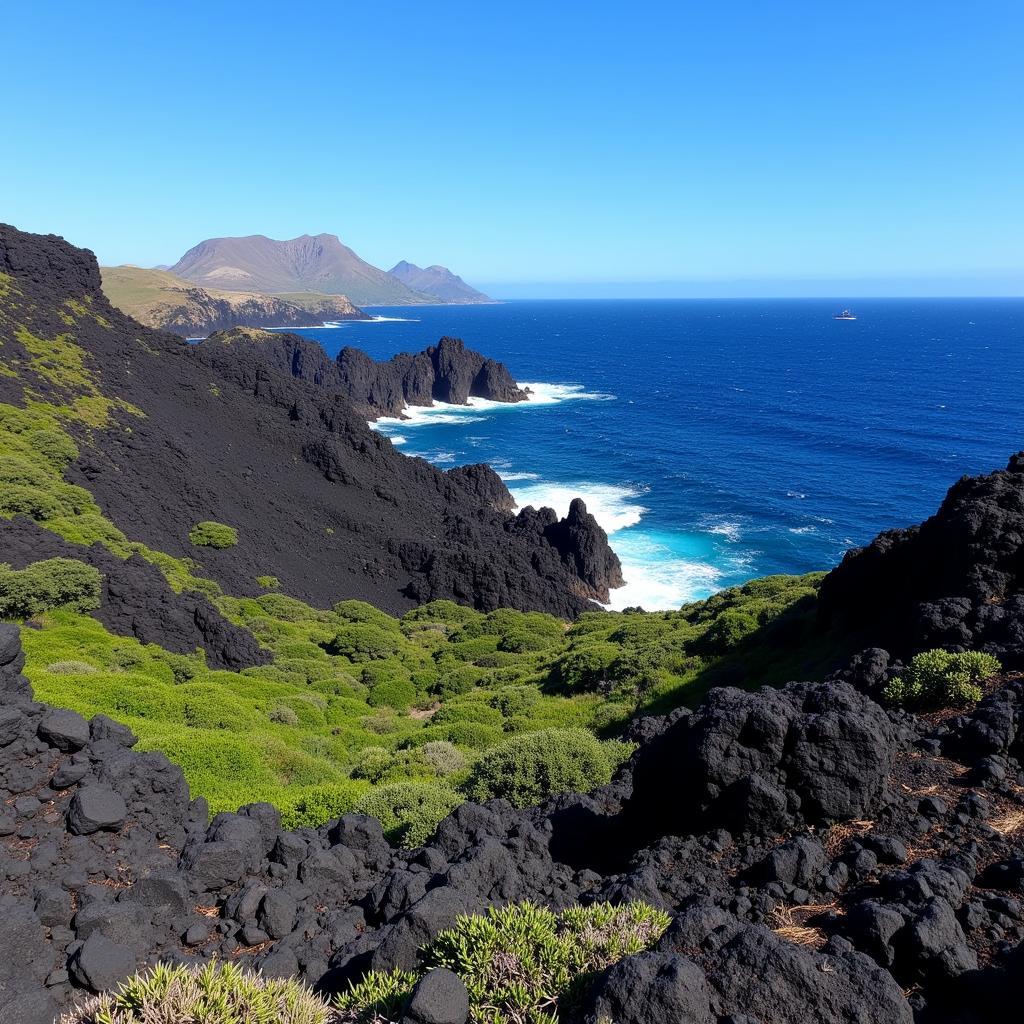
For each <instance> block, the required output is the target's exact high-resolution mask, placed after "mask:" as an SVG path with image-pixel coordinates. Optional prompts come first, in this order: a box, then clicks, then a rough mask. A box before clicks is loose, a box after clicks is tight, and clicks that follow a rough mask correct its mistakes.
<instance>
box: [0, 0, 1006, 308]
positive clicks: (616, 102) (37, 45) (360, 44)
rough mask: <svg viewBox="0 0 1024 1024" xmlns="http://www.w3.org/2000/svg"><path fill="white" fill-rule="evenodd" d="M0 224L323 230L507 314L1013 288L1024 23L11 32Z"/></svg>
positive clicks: (92, 12) (210, 24) (184, 12)
mask: <svg viewBox="0 0 1024 1024" xmlns="http://www.w3.org/2000/svg"><path fill="white" fill-rule="evenodd" d="M3 35H4V38H5V41H6V45H5V55H4V92H5V100H4V105H3V106H4V116H3V128H2V138H3V158H2V159H0V219H3V220H8V221H10V222H12V223H14V224H16V225H18V226H19V227H22V228H25V229H28V230H34V231H53V232H57V233H59V234H63V235H65V236H66V237H67V238H69V239H70V240H71V241H73V242H76V243H78V244H81V245H87V246H89V247H90V248H93V249H94V250H95V251H96V252H97V254H98V255H99V257H100V259H101V261H102V262H106V263H119V262H132V263H139V264H143V265H151V264H155V263H164V262H173V261H174V260H175V259H177V258H178V256H180V255H181V253H182V252H184V251H185V250H186V249H187V248H189V247H190V246H191V245H193V244H195V243H196V242H198V241H200V240H201V239H203V238H207V237H210V236H215V235H236V234H238V235H241V234H252V233H262V234H267V235H270V236H271V237H275V238H288V237H292V236H294V235H297V234H301V233H303V232H305V231H309V232H314V233H315V232H318V231H330V232H334V233H336V234H338V235H339V236H340V237H341V238H342V240H343V241H345V242H347V243H348V244H350V245H352V246H353V248H355V249H356V251H357V252H359V253H360V255H362V256H363V257H364V258H366V259H368V260H370V261H371V262H372V263H375V264H377V265H379V266H384V267H385V268H386V267H389V266H391V265H392V263H394V262H396V261H397V260H399V259H403V258H404V259H409V260H412V261H414V262H417V263H421V264H427V263H433V262H440V263H444V264H446V265H448V266H451V267H452V268H453V269H455V270H456V271H457V272H459V273H462V274H463V275H464V276H465V277H466V278H467V279H469V280H471V281H473V282H474V283H480V284H482V285H485V286H487V287H491V288H493V289H494V291H495V292H496V293H497V294H503V295H517V294H520V295H522V294H548V295H551V294H554V295H557V294H565V295H569V294H626V293H628V294H655V293H656V294H673V293H678V294H702V293H706V294H774V293H777V294H794V293H797V294H799V293H808V294H814V293H816V292H818V291H821V290H824V291H825V292H826V293H827V292H829V291H834V292H835V293H846V294H856V293H858V287H857V284H856V283H857V282H861V287H860V290H859V293H860V294H867V293H875V294H880V293H884V292H885V291H886V290H888V291H889V292H893V291H895V292H897V293H898V292H899V291H900V290H905V291H907V292H911V293H915V294H922V293H926V292H930V293H938V294H942V293H947V294H970V293H975V294H984V293H986V292H988V293H995V294H1011V293H1013V294H1024V187H1022V182H1024V130H1022V129H1024V115H1022V103H1021V97H1022V96H1024V60H1022V59H1021V51H1022V44H1024V4H1021V3H1020V2H1019V0H1005V2H1003V0H979V2H977V3H974V4H970V5H968V4H965V3H963V2H962V0H960V2H956V3H952V2H946V0H932V2H927V3H926V2H923V0H917V2H905V3H892V0H888V2H884V3H878V2H874V0H866V2H858V3H828V4H825V3H822V2H821V0H816V2H813V3H805V2H802V0H796V2H792V0H787V2H786V3H782V4H768V3H764V2H763V0H757V2H754V0H751V2H738V0H737V2H728V0H724V2H718V3H708V2H700V3H690V2H675V3H652V2H644V0H639V2H632V3H628V4H626V3H622V4H619V3H600V2H588V3H577V2H575V0H569V2H564V3H559V4H553V3H550V2H546V3H533V2H529V0H527V2H520V3H515V4H511V3H509V4H498V3H495V4H481V3H479V2H475V3H461V2H449V3H440V4H425V3H418V4H412V3H404V2H392V3H376V4H374V3H365V2H363V3H360V4H351V3H346V2H324V3H309V2H303V0H293V2H290V3H288V4H279V3H275V4H271V3H261V2H249V3H235V2H209V0H207V2H205V3H193V2H188V0H185V2H182V0H179V2H176V3H174V4H170V3H167V4H162V3H161V4H156V3H154V4H147V3H138V2H134V3H130V4H129V3H118V2H105V3H100V4H95V5H91V4H90V5H87V4H81V3H66V2H63V0H56V2H50V3H47V4H18V5H10V6H9V8H8V9H7V10H5V13H4V28H3Z"/></svg>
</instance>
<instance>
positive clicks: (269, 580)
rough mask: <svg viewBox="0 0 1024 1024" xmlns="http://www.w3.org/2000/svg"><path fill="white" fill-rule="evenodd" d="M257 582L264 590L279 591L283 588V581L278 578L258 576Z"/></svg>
mask: <svg viewBox="0 0 1024 1024" xmlns="http://www.w3.org/2000/svg"><path fill="white" fill-rule="evenodd" d="M256 582H257V583H258V584H259V585H260V586H261V587H262V588H263V589H264V590H277V588H278V587H279V586H281V581H280V580H279V579H278V578H277V577H276V576H257V577H256Z"/></svg>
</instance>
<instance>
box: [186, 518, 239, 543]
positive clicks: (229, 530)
mask: <svg viewBox="0 0 1024 1024" xmlns="http://www.w3.org/2000/svg"><path fill="white" fill-rule="evenodd" d="M188 539H189V540H190V541H192V543H193V544H195V546H196V547H197V548H218V549H220V548H233V547H234V546H235V545H236V544H237V543H238V531H237V530H236V529H235V528H234V527H233V526H225V525H224V524H223V523H214V522H212V521H210V520H207V521H206V522H203V523H196V525H195V526H193V527H192V529H191V530H189V531H188Z"/></svg>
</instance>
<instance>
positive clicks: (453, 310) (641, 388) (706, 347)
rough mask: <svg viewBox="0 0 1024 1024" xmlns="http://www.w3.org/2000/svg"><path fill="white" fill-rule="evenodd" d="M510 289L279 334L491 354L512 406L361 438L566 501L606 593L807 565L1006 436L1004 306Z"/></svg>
mask: <svg viewBox="0 0 1024 1024" xmlns="http://www.w3.org/2000/svg"><path fill="white" fill-rule="evenodd" d="M849 304H850V303H848V302H829V301H827V300H818V299H815V300H800V301H793V300H733V301H722V300H713V301H712V300H708V301H703V300H667V299H666V300H652V301H647V300H608V301H594V300H581V301H572V300H565V301H550V300H549V301H518V302H507V303H504V304H500V305H491V306H429V307H418V308H410V307H401V308H395V309H375V310H372V311H371V312H373V313H374V314H376V315H379V316H380V317H382V318H386V319H379V320H375V321H373V322H350V323H345V324H342V325H339V326H338V327H337V328H322V329H307V330H303V331H301V332H300V333H301V334H303V335H305V336H307V337H309V338H313V339H315V340H316V341H318V342H319V343H320V344H321V345H322V346H323V347H324V348H325V349H326V350H327V352H328V353H329V354H330V355H334V354H336V353H337V352H338V351H339V349H340V348H342V347H343V346H345V345H352V346H356V347H358V348H362V349H364V350H365V351H366V352H368V353H369V354H370V355H371V356H373V357H374V358H375V359H384V358H387V357H389V356H391V355H393V354H395V353H396V352H401V351H420V350H421V349H423V348H425V347H426V346H427V345H431V344H434V343H435V342H436V341H437V340H438V338H440V337H441V336H442V335H445V334H449V335H454V336H456V337H461V338H463V339H464V340H465V342H466V344H467V345H468V346H470V347H471V348H475V349H477V350H479V351H481V352H483V353H484V354H486V355H488V356H491V357H492V358H495V359H499V360H501V361H502V362H504V363H505V364H506V365H507V366H508V367H509V369H510V370H511V372H512V374H513V376H514V377H515V378H516V380H518V381H519V382H521V383H525V384H526V385H527V386H528V387H530V388H531V389H532V390H533V391H534V399H533V400H531V401H530V402H527V403H522V404H519V405H511V406H510V405H501V404H499V403H488V402H480V401H474V402H473V404H472V405H471V406H470V407H469V408H462V407H453V406H439V407H436V408H434V409H430V410H413V411H412V418H411V419H408V420H385V421H382V422H380V423H378V424H377V429H379V430H380V431H381V432H383V433H384V434H386V435H387V436H388V437H390V438H391V440H392V442H393V443H394V444H395V445H397V446H398V447H399V449H400V450H401V451H403V452H405V453H406V454H408V455H418V456H421V457H422V458H424V459H428V460H429V461H431V462H433V463H434V464H436V465H437V466H439V467H442V468H450V467H452V466H456V465H460V464H464V463H471V462H488V463H490V464H491V465H492V466H493V467H494V468H495V469H496V470H497V471H498V472H499V473H500V474H501V476H502V477H503V478H504V479H505V481H506V483H507V484H508V487H509V488H510V490H511V491H512V493H513V495H514V496H515V498H516V500H517V501H518V502H519V504H520V505H535V506H537V505H550V506H552V507H554V508H555V509H556V510H557V511H558V512H559V514H561V515H564V514H565V512H566V510H567V508H568V505H569V501H570V500H571V499H572V497H573V496H575V495H579V496H580V497H582V498H583V499H584V500H585V501H586V503H587V507H588V508H589V509H590V511H591V512H593V513H594V515H595V516H596V517H597V519H598V520H599V521H600V522H601V524H602V525H603V526H604V528H605V529H606V530H607V531H608V533H609V535H610V538H611V542H612V546H613V547H614V548H615V550H616V551H617V552H618V554H619V557H620V558H621V559H622V562H623V567H624V574H625V576H626V580H627V585H626V586H625V587H623V588H621V589H620V590H617V591H614V592H613V595H612V604H611V607H613V608H624V607H628V606H631V605H640V606H642V607H644V608H646V609H656V608H674V607H678V606H679V605H680V604H681V603H683V602H685V601H688V600H694V599H697V598H702V597H706V596H708V595H709V594H711V593H713V592H714V591H716V590H719V589H721V588H723V587H727V586H731V585H734V584H737V583H741V582H743V581H745V580H748V579H751V578H752V577H755V576H763V575H766V574H769V573H802V572H808V571H811V570H815V569H827V568H829V567H830V566H832V565H835V564H836V562H837V561H838V560H839V559H840V558H841V557H842V555H843V552H844V551H845V550H846V549H848V548H849V547H851V546H856V545H861V544H864V543H866V542H867V541H870V540H871V538H872V537H874V536H875V534H877V533H878V532H879V531H880V530H885V529H890V528H893V527H899V526H906V525H908V524H910V523H915V522H919V521H920V520H921V519H923V518H925V517H927V516H928V515H930V514H931V513H932V512H934V510H935V509H936V507H937V506H938V504H939V502H940V501H941V499H942V497H943V495H944V494H945V492H946V490H947V489H948V487H949V486H950V485H951V484H952V483H953V482H954V481H955V480H956V479H957V478H958V477H960V476H961V475H963V474H965V473H979V472H985V471H988V470H991V469H995V468H997V467H1001V466H1003V465H1005V463H1006V460H1007V458H1008V457H1009V455H1010V454H1011V453H1012V452H1015V451H1017V450H1019V449H1021V448H1024V404H1022V396H1024V359H1022V344H1024V299H1006V300H1002V299H976V300H963V299H948V300H936V299H920V300H918V299H874V300H862V301H858V302H856V303H855V304H854V312H855V313H856V314H857V317H858V319H857V320H855V321H837V320H834V319H833V314H834V313H835V312H836V311H837V310H838V309H840V308H841V307H842V306H844V305H849Z"/></svg>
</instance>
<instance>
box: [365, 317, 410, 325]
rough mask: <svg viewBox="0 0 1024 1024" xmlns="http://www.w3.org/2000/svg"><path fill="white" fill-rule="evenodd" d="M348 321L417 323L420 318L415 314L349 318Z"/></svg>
mask: <svg viewBox="0 0 1024 1024" xmlns="http://www.w3.org/2000/svg"><path fill="white" fill-rule="evenodd" d="M349 322H350V323H360V324H418V323H419V322H420V318H419V317H417V316H371V317H370V319H369V320H350V321H349Z"/></svg>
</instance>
